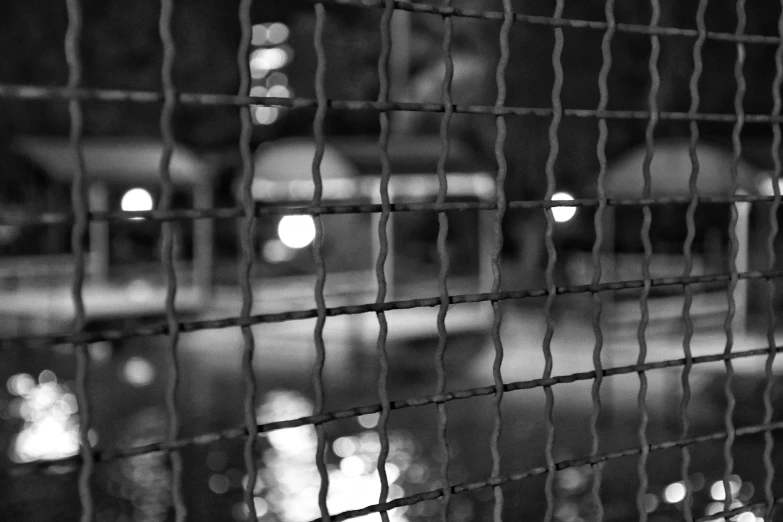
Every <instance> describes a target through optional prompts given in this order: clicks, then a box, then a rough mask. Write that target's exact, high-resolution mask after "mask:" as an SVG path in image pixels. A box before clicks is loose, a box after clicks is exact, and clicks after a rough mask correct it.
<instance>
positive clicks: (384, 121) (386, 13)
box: [375, 0, 394, 522]
mask: <svg viewBox="0 0 783 522" xmlns="http://www.w3.org/2000/svg"><path fill="white" fill-rule="evenodd" d="M393 14H394V2H393V0H385V5H384V9H383V15H382V16H381V26H380V29H381V54H380V56H379V57H378V81H379V84H380V85H379V90H378V102H380V103H385V102H387V101H389V57H390V55H391V46H392V42H391V21H392V16H393ZM378 117H379V118H380V124H381V132H380V135H379V137H378V148H379V151H380V160H381V185H380V192H381V215H380V218H379V220H378V243H379V244H380V248H379V249H378V259H377V260H376V262H375V279H376V281H377V282H378V293H377V296H376V298H375V301H376V302H377V303H383V302H384V301H385V300H386V258H387V256H388V254H389V236H388V233H387V225H388V223H389V216H390V215H391V202H390V201H389V179H390V178H391V162H390V161H389V133H390V125H389V113H388V112H385V111H382V112H381V113H380V114H379V116H378ZM377 316H378V326H379V332H378V342H377V354H378V364H379V365H380V375H379V376H378V397H379V398H380V402H381V415H380V418H379V419H378V438H379V441H380V443H381V449H380V453H379V454H378V476H379V477H380V481H381V492H380V495H379V497H378V503H379V504H383V503H385V502H386V500H387V498H388V496H389V477H388V476H387V474H386V459H387V458H388V457H389V429H388V425H389V416H390V414H391V404H390V401H389V391H388V389H387V385H388V378H389V358H388V355H387V353H386V337H387V335H388V333H389V326H388V324H387V321H386V314H385V313H384V312H378V314H377ZM381 520H383V522H388V521H389V514H388V512H386V511H381Z"/></svg>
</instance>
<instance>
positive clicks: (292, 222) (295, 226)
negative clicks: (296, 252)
mask: <svg viewBox="0 0 783 522" xmlns="http://www.w3.org/2000/svg"><path fill="white" fill-rule="evenodd" d="M277 235H278V236H279V237H280V241H282V242H283V244H284V245H285V246H287V247H288V248H304V247H306V246H307V245H309V244H310V243H312V242H313V239H315V222H313V218H312V217H311V216H284V217H283V219H281V220H280V224H279V225H278V226H277Z"/></svg>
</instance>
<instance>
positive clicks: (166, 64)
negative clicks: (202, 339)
mask: <svg viewBox="0 0 783 522" xmlns="http://www.w3.org/2000/svg"><path fill="white" fill-rule="evenodd" d="M173 11H174V2H173V0H162V1H161V9H160V18H159V21H158V31H159V34H160V39H161V42H162V43H163V62H162V65H161V72H160V77H161V83H162V85H163V109H162V110H161V114H160V133H161V137H162V138H163V152H162V154H161V158H160V166H159V172H160V181H161V196H160V202H159V209H160V210H161V211H164V212H165V211H167V210H169V209H170V208H171V200H172V197H173V193H174V184H173V183H172V181H171V170H170V167H171V157H172V155H173V154H174V129H173V117H174V108H175V105H176V97H177V94H176V90H175V86H174V61H175V59H176V47H175V43H174V36H173V35H172V33H171V18H172V15H173ZM175 226H176V225H175V223H174V222H172V221H164V222H163V223H162V224H161V248H160V256H161V263H162V265H163V272H164V274H165V277H166V303H165V308H166V324H167V325H168V353H169V357H170V358H171V361H170V364H169V368H170V373H169V380H168V383H167V387H166V411H167V414H168V419H169V430H168V431H169V432H168V438H169V441H171V442H173V441H175V440H177V437H178V436H179V430H180V421H179V417H178V415H177V391H178V388H179V378H180V375H179V373H180V371H179V360H178V358H177V346H178V343H179V334H180V332H179V322H178V321H177V312H176V308H175V302H176V297H177V271H176V267H175V266H174V227H175ZM169 459H170V461H171V471H172V476H171V494H172V502H173V504H174V513H175V518H176V520H177V521H178V522H181V521H183V520H185V517H186V513H187V511H186V508H185V499H184V497H183V494H182V455H181V454H180V452H179V451H172V452H171V453H169Z"/></svg>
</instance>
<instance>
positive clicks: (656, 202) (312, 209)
mask: <svg viewBox="0 0 783 522" xmlns="http://www.w3.org/2000/svg"><path fill="white" fill-rule="evenodd" d="M498 117H502V115H501V116H498ZM774 200H775V198H774V196H758V195H750V194H738V195H736V196H701V195H700V196H699V201H700V202H701V203H714V204H721V203H724V204H725V203H733V202H747V203H773V202H774ZM690 202H691V197H690V196H664V197H657V198H606V200H605V202H604V204H605V205H606V206H607V207H637V206H645V205H647V206H651V207H652V206H668V205H687V204H689V203H690ZM505 204H506V210H508V209H547V208H559V207H574V208H590V207H598V206H600V205H601V201H600V199H596V198H581V199H573V200H551V201H547V200H512V201H507V202H506V203H505ZM383 209H384V207H383V205H382V204H320V205H300V206H292V207H289V206H286V207H273V206H262V205H261V204H259V203H255V208H253V209H252V210H250V211H248V214H247V215H251V214H252V215H254V216H255V217H259V216H291V215H299V214H309V215H312V216H321V215H336V214H373V213H377V214H381V213H383V212H384V210H383ZM387 210H388V212H390V213H396V212H447V211H450V210H454V211H468V210H498V206H497V204H496V203H495V202H492V201H488V202H445V203H390V204H389V206H388V209H387ZM245 215H246V213H245V211H244V209H239V208H236V207H224V208H220V207H216V208H209V209H196V208H194V209H172V210H166V211H163V210H128V211H125V210H123V211H92V212H88V213H87V218H88V220H90V221H107V222H110V223H113V222H119V221H128V220H131V219H144V220H152V221H192V220H198V219H230V218H243V217H245ZM73 221H74V215H73V214H72V213H68V212H43V213H40V214H30V213H24V212H2V213H0V225H10V226H28V225H52V224H57V223H72V222H73Z"/></svg>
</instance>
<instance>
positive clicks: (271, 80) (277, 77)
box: [266, 71, 288, 87]
mask: <svg viewBox="0 0 783 522" xmlns="http://www.w3.org/2000/svg"><path fill="white" fill-rule="evenodd" d="M275 85H281V86H283V87H288V76H286V74H285V73H284V72H280V71H275V72H273V73H272V74H270V75H269V76H267V78H266V86H267V87H274V86H275Z"/></svg>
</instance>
